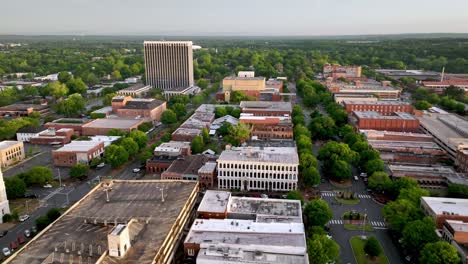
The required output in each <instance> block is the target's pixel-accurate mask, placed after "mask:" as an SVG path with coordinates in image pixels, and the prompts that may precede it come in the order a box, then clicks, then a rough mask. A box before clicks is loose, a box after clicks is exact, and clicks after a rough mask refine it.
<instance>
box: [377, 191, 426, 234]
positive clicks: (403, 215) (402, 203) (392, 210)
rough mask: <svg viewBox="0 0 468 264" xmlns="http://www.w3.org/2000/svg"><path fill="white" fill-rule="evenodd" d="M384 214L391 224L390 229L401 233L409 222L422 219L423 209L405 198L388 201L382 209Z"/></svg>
mask: <svg viewBox="0 0 468 264" xmlns="http://www.w3.org/2000/svg"><path fill="white" fill-rule="evenodd" d="M382 213H383V216H384V217H385V219H386V220H387V222H388V223H389V224H390V229H392V230H393V231H395V232H396V233H397V234H401V232H402V231H403V228H404V227H405V225H406V224H407V223H408V222H411V221H414V220H417V219H421V217H422V211H421V209H420V208H419V207H416V206H415V205H414V204H413V203H411V202H410V201H408V200H405V199H398V200H396V201H393V202H389V203H387V204H386V205H385V206H384V207H383V209H382Z"/></svg>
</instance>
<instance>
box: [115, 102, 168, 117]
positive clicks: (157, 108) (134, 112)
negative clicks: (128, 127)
mask: <svg viewBox="0 0 468 264" xmlns="http://www.w3.org/2000/svg"><path fill="white" fill-rule="evenodd" d="M164 111H166V102H164V101H160V100H157V99H140V98H138V99H133V98H132V97H131V96H115V97H114V98H112V112H114V113H115V114H117V115H118V116H119V117H122V118H139V119H143V120H144V121H145V122H155V121H159V120H161V115H162V113H163V112H164Z"/></svg>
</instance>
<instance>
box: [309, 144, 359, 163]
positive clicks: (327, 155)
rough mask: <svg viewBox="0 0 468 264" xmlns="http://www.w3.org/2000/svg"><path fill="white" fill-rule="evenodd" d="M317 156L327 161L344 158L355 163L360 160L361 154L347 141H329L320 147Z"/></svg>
mask: <svg viewBox="0 0 468 264" xmlns="http://www.w3.org/2000/svg"><path fill="white" fill-rule="evenodd" d="M317 158H318V159H319V160H323V161H326V162H331V161H334V160H344V161H346V162H348V163H354V162H357V161H358V159H359V155H358V154H357V153H356V152H355V151H353V150H351V148H350V147H349V146H348V145H347V144H345V143H338V142H336V141H329V142H327V143H326V144H325V145H323V146H322V147H321V148H320V150H319V153H318V156H317Z"/></svg>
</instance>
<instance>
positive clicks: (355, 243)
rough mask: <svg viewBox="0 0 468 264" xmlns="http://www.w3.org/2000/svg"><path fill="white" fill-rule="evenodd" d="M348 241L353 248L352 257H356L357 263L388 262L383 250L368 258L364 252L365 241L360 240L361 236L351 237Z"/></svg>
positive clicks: (374, 263)
mask: <svg viewBox="0 0 468 264" xmlns="http://www.w3.org/2000/svg"><path fill="white" fill-rule="evenodd" d="M349 243H350V244H351V247H352V248H353V253H354V257H355V258H356V261H357V263H358V264H389V262H388V259H387V256H385V254H384V252H382V253H381V254H380V256H378V257H376V258H375V259H370V258H368V257H367V256H366V253H365V252H364V245H365V241H364V240H362V239H361V237H359V236H355V237H352V238H351V239H350V240H349Z"/></svg>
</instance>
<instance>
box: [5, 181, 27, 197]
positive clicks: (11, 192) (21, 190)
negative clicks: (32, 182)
mask: <svg viewBox="0 0 468 264" xmlns="http://www.w3.org/2000/svg"><path fill="white" fill-rule="evenodd" d="M5 189H6V193H7V197H8V199H10V200H12V199H16V198H21V197H24V194H25V193H26V184H25V183H24V181H23V180H22V179H20V178H19V177H17V176H14V177H9V178H5Z"/></svg>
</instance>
